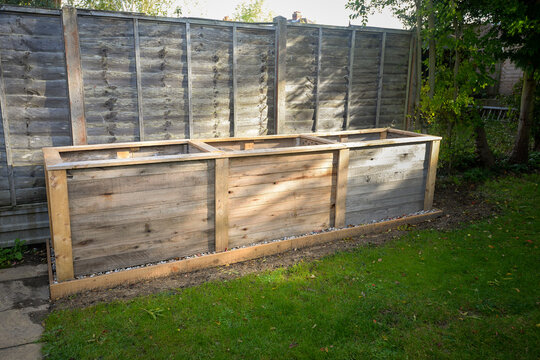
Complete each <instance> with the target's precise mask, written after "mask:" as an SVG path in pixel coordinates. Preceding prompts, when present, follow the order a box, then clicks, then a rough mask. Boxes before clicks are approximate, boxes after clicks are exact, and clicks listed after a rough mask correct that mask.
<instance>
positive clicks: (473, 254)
mask: <svg viewBox="0 0 540 360" xmlns="http://www.w3.org/2000/svg"><path fill="white" fill-rule="evenodd" d="M539 182H540V176H539V175H538V174H532V175H525V176H522V177H520V178H511V177H508V178H502V179H498V180H492V181H489V182H487V183H486V184H484V185H483V186H482V191H483V192H484V193H485V196H486V197H487V199H488V201H491V202H495V203H497V204H499V206H500V208H501V212H500V214H499V215H498V216H497V217H494V218H489V219H486V220H484V221H481V222H477V223H474V224H468V225H464V226H463V227H462V228H461V229H456V230H452V231H447V232H441V231H429V230H427V231H426V230H424V231H416V230H413V231H410V232H409V233H408V234H407V235H406V236H403V237H401V238H399V239H396V240H395V241H392V242H390V243H388V244H386V245H384V246H374V247H360V248H358V249H356V250H354V251H351V252H343V253H338V254H336V255H332V256H328V257H325V258H323V259H321V260H319V261H314V262H305V263H300V264H298V265H296V266H293V267H291V268H287V269H279V270H275V271H270V272H264V273H259V274H253V275H249V276H245V277H242V278H239V279H235V280H232V281H224V282H210V283H206V284H203V285H200V286H196V287H192V288H187V289H177V290H174V291H170V292H165V293H161V294H158V295H153V296H144V297H140V298H136V299H134V300H131V301H127V302H114V303H108V304H101V305H97V306H93V307H89V308H85V309H74V310H63V311H55V312H53V313H52V314H51V315H50V316H49V317H48V318H47V319H46V332H45V334H44V336H43V341H44V342H45V344H44V347H43V352H44V355H46V356H48V358H52V359H70V358H74V359H94V358H99V359H169V358H177V359H208V358H218V359H219V358H243V359H297V358H298V359H300V358H301V359H324V358H332V359H353V358H354V359H359V358H366V359H373V358H400V359H401V358H411V359H418V358H437V359H444V358H449V359H450V358H451V359H469V358H476V359H517V358H519V359H527V358H529V359H537V358H538V355H539V354H540V251H539V248H538V246H539V245H540V236H539V233H540V188H539V185H538V184H539Z"/></svg>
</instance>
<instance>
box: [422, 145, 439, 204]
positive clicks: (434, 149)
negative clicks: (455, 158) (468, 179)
mask: <svg viewBox="0 0 540 360" xmlns="http://www.w3.org/2000/svg"><path fill="white" fill-rule="evenodd" d="M440 144H441V141H440V140H433V141H431V142H430V143H429V145H428V150H427V155H428V159H427V161H428V168H427V177H426V192H425V195H424V210H431V209H432V208H433V194H434V193H435V179H436V177H437V162H438V161H439V147H440Z"/></svg>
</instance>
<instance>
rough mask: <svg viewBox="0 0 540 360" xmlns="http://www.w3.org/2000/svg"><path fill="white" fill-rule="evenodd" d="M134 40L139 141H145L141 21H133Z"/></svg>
mask: <svg viewBox="0 0 540 360" xmlns="http://www.w3.org/2000/svg"><path fill="white" fill-rule="evenodd" d="M133 38H134V41H133V42H134V45H135V75H136V79H137V113H138V120H139V141H144V115H143V104H142V100H143V96H142V83H141V50H140V41H139V19H133Z"/></svg>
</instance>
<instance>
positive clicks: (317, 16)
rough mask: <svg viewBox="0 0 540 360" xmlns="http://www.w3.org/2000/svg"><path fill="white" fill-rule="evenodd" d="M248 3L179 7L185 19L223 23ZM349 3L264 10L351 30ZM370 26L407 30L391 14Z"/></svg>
mask: <svg viewBox="0 0 540 360" xmlns="http://www.w3.org/2000/svg"><path fill="white" fill-rule="evenodd" d="M244 1H249V0H177V4H179V5H180V6H181V7H182V9H183V10H184V12H183V16H187V17H204V18H210V19H218V20H222V19H223V17H224V16H227V15H228V16H232V14H233V12H234V9H235V8H236V6H237V5H238V4H239V3H242V2H244ZM346 3H347V1H346V0H265V1H264V6H265V8H267V9H268V10H270V11H271V12H272V13H273V14H274V16H277V15H281V16H284V17H286V18H287V19H290V18H291V17H292V13H293V12H295V11H300V12H301V13H302V17H307V18H308V19H310V20H313V21H315V22H316V23H318V24H325V25H340V26H347V25H349V14H350V13H351V12H350V10H348V9H345V4H346ZM351 24H354V25H360V21H359V20H353V21H351ZM367 25H368V26H376V27H386V28H395V29H402V28H403V25H402V24H401V22H400V21H399V20H398V19H396V18H394V17H393V16H392V14H391V13H390V12H384V13H380V14H375V15H371V16H370V17H369V20H368V24H367Z"/></svg>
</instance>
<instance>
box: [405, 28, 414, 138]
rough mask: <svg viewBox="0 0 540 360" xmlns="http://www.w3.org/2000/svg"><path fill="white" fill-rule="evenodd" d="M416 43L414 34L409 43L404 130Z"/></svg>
mask: <svg viewBox="0 0 540 360" xmlns="http://www.w3.org/2000/svg"><path fill="white" fill-rule="evenodd" d="M413 45H414V36H412V35H411V41H410V44H409V62H408V64H407V86H406V87H405V108H404V109H403V130H408V129H407V115H408V114H409V93H410V87H411V67H412V53H413Z"/></svg>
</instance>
